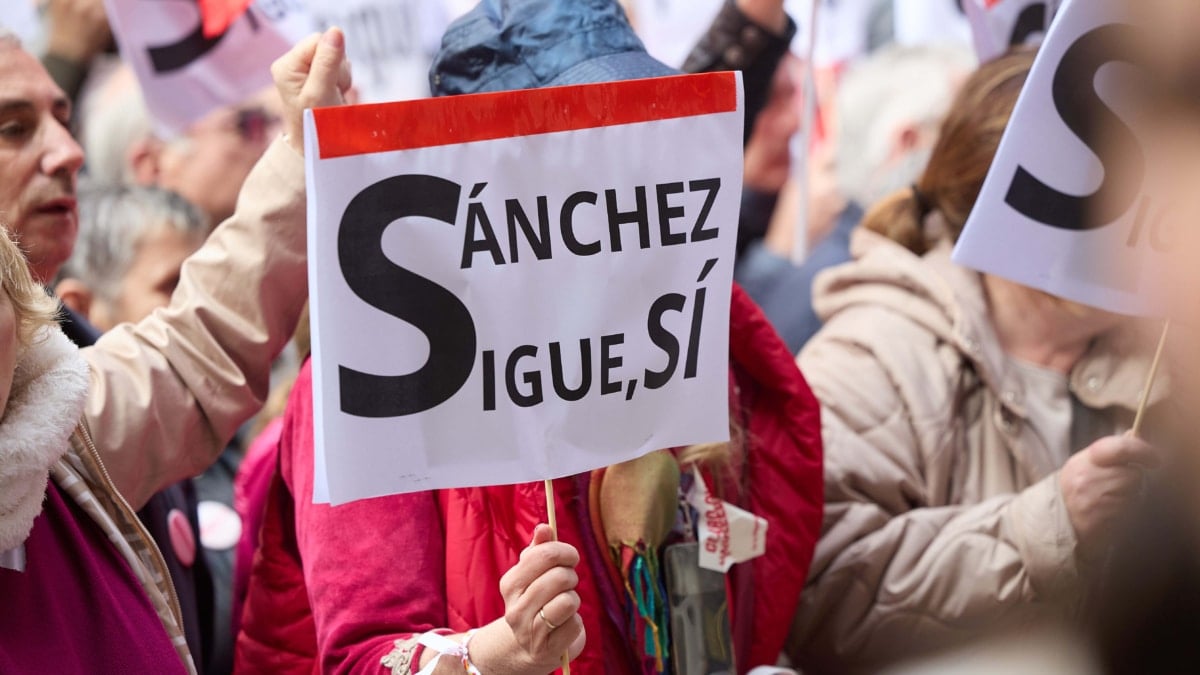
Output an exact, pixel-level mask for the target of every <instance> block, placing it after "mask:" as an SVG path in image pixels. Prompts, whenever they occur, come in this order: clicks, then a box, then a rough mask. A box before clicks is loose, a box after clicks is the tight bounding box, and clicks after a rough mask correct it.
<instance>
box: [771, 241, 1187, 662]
mask: <svg viewBox="0 0 1200 675" xmlns="http://www.w3.org/2000/svg"><path fill="white" fill-rule="evenodd" d="M950 252H951V247H950V244H949V243H947V242H943V243H942V244H940V245H938V246H937V247H935V248H934V249H933V250H932V251H931V252H929V253H928V254H926V255H925V256H923V257H918V256H916V255H914V254H912V253H911V252H909V251H908V250H907V249H905V248H903V247H902V246H900V245H898V244H896V243H894V242H892V241H890V240H888V239H886V238H884V237H881V236H880V235H877V234H874V233H871V232H868V231H863V230H861V229H860V230H859V231H857V232H855V234H854V237H853V253H854V255H855V257H856V259H857V260H856V262H853V263H849V264H847V265H844V266H840V267H837V268H833V269H832V270H830V271H828V272H826V273H825V274H823V275H822V276H821V277H819V279H818V282H817V287H816V290H815V297H816V308H817V311H818V313H819V314H820V315H821V316H822V318H823V319H824V320H825V322H826V324H825V327H824V328H823V329H822V330H821V332H819V333H818V334H817V335H816V337H814V338H813V340H812V341H811V342H810V343H809V344H808V346H807V347H806V348H805V349H804V350H803V351H802V352H801V354H800V357H799V359H798V362H799V364H800V366H801V368H802V369H803V371H804V373H805V375H806V377H807V378H808V380H809V382H810V383H811V384H812V386H813V389H814V391H815V392H816V394H817V398H818V400H820V401H821V405H822V424H823V435H824V439H825V448H826V463H825V493H826V511H825V521H824V525H823V529H822V535H821V541H820V544H819V545H818V547H817V553H816V556H815V558H814V561H813V566H812V569H811V573H810V576H809V580H808V585H807V588H806V591H805V595H804V598H803V602H802V607H801V610H800V612H799V614H798V616H797V618H796V622H795V624H794V627H793V632H792V636H791V639H790V642H789V654H790V655H791V656H792V658H793V660H794V661H796V662H797V663H799V664H800V665H801V667H802V668H804V670H805V672H813V673H822V672H837V673H850V672H858V671H873V670H875V669H878V668H879V667H880V666H882V665H884V664H887V663H890V662H893V661H895V660H898V659H901V658H903V657H906V656H909V655H911V654H914V653H919V652H921V651H924V650H929V649H938V648H943V647H948V646H952V645H954V644H956V643H957V642H959V641H961V640H965V639H968V638H970V637H973V636H976V635H977V634H978V633H979V631H981V630H987V629H988V628H995V627H996V626H997V624H998V623H1000V622H1007V621H1014V622H1021V621H1023V620H1025V619H1027V618H1047V617H1050V618H1053V617H1054V616H1062V615H1063V614H1067V613H1070V612H1072V611H1073V610H1074V608H1075V607H1076V605H1077V602H1078V598H1079V593H1080V591H1081V589H1080V583H1079V582H1080V573H1081V571H1080V569H1079V567H1078V566H1077V564H1076V558H1075V547H1076V538H1075V533H1074V530H1073V529H1072V526H1071V523H1070V520H1069V518H1068V515H1067V511H1066V508H1065V506H1064V504H1063V498H1062V494H1061V492H1060V489H1059V485H1058V478H1057V473H1056V472H1057V470H1058V469H1059V467H1061V466H1062V464H1063V463H1064V462H1065V461H1066V460H1067V459H1068V458H1069V457H1070V455H1071V454H1072V453H1073V452H1074V451H1077V450H1079V449H1082V448H1083V447H1085V445H1086V444H1087V443H1090V441H1084V445H1079V446H1078V447H1069V442H1068V441H1067V439H1066V438H1065V437H1064V436H1063V435H1062V434H1055V433H1052V431H1051V430H1049V429H1045V428H1040V427H1042V426H1044V425H1042V424H1041V423H1040V422H1039V420H1040V419H1042V418H1041V417H1040V416H1039V415H1038V414H1036V413H1038V411H1040V410H1045V409H1048V408H1049V407H1051V406H1053V405H1059V406H1061V405H1064V404H1066V403H1067V402H1066V401H1062V400H1059V401H1053V400H1048V399H1047V398H1044V397H1042V396H1043V394H1044V392H1045V389H1046V388H1045V387H1031V386H1029V382H1028V380H1026V379H1025V378H1027V377H1028V374H1026V372H1025V371H1023V370H1022V369H1021V368H1019V367H1017V366H1016V365H1015V364H1014V362H1013V361H1012V360H1011V359H1010V358H1009V357H1008V356H1007V355H1006V354H1005V353H1004V351H1003V350H1002V348H1001V345H1000V342H999V339H998V338H997V336H996V333H995V331H994V330H993V328H992V325H991V321H990V319H989V314H988V304H987V298H986V294H985V292H984V288H983V285H982V281H981V277H980V275H979V274H978V273H977V272H974V271H972V270H968V269H966V268H963V267H960V266H958V265H956V264H954V263H953V262H951V260H950ZM1133 332H1134V331H1132V330H1125V329H1117V330H1115V331H1112V332H1110V333H1108V334H1106V335H1103V336H1101V337H1099V338H1098V339H1096V340H1095V341H1094V342H1093V344H1092V347H1091V348H1090V349H1089V351H1088V352H1087V353H1086V354H1085V355H1084V356H1083V357H1082V358H1081V359H1080V360H1079V361H1078V362H1077V363H1076V365H1075V366H1074V368H1073V369H1072V371H1071V372H1070V374H1069V376H1067V377H1066V378H1065V381H1064V382H1063V383H1062V386H1063V388H1064V389H1068V390H1069V392H1070V397H1072V398H1074V399H1075V405H1076V406H1077V408H1076V415H1079V414H1085V415H1088V416H1089V417H1092V418H1094V419H1095V420H1096V423H1095V424H1094V425H1093V429H1092V430H1093V431H1095V432H1098V433H1096V437H1099V436H1102V435H1108V434H1112V433H1117V432H1119V431H1121V430H1123V429H1124V428H1127V427H1126V425H1127V424H1128V423H1129V421H1130V420H1131V419H1132V411H1133V410H1134V409H1135V407H1136V404H1137V397H1138V394H1139V392H1140V390H1141V387H1142V385H1143V380H1144V378H1145V376H1146V373H1147V372H1149V361H1150V359H1149V354H1148V353H1147V352H1146V351H1145V350H1143V349H1142V343H1141V342H1140V341H1138V340H1137V339H1136V338H1134V337H1133V336H1132V333H1133ZM1159 384H1160V385H1161V384H1164V382H1161V381H1160V383H1159ZM1063 398H1067V396H1066V394H1064V395H1063ZM1060 409H1061V408H1060ZM1092 440H1094V439H1092Z"/></svg>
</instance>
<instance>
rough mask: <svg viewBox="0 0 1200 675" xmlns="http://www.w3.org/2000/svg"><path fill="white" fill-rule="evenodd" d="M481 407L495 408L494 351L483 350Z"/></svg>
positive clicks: (486, 408) (485, 408)
mask: <svg viewBox="0 0 1200 675" xmlns="http://www.w3.org/2000/svg"><path fill="white" fill-rule="evenodd" d="M483 409H484V410H495V409H496V352H494V351H492V350H490V349H488V350H485V351H484V352H483Z"/></svg>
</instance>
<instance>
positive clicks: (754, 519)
mask: <svg viewBox="0 0 1200 675" xmlns="http://www.w3.org/2000/svg"><path fill="white" fill-rule="evenodd" d="M692 475H693V478H694V480H693V482H692V488H691V489H690V490H688V495H687V499H688V503H689V504H691V506H692V508H694V509H696V513H697V514H699V517H698V519H697V523H696V539H697V540H698V542H699V544H700V567H703V568H704V569H706V570H712V571H714V572H720V573H722V574H724V573H725V572H728V571H729V568H730V567H733V566H734V564H735V563H740V562H746V561H747V560H753V559H754V558H757V557H759V556H760V555H762V554H764V553H766V552H767V525H768V523H767V519H766V518H762V517H759V516H756V515H754V514H753V513H750V512H749V511H747V510H745V509H743V508H739V507H737V506H734V505H733V504H730V503H729V502H727V501H725V500H723V499H720V498H718V497H716V496H714V495H713V494H712V493H711V492H709V491H708V486H707V485H706V484H705V483H704V477H703V476H701V475H700V472H699V471H693V474H692Z"/></svg>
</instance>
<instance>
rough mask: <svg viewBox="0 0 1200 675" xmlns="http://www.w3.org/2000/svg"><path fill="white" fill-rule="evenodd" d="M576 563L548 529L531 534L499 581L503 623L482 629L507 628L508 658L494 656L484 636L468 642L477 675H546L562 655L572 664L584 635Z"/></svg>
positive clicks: (572, 549)
mask: <svg viewBox="0 0 1200 675" xmlns="http://www.w3.org/2000/svg"><path fill="white" fill-rule="evenodd" d="M578 564H579V552H578V551H576V550H575V547H574V546H571V545H570V544H565V543H563V542H559V541H553V532H552V531H551V530H550V526H548V525H538V526H537V528H535V529H534V531H533V543H531V544H530V545H529V548H527V549H525V550H524V551H522V552H521V558H520V560H519V561H518V562H517V564H516V565H514V566H513V568H512V569H510V570H509V571H508V572H506V573H505V574H504V576H503V577H501V579H500V594H501V595H502V596H503V597H504V618H503V620H502V622H501V621H497V622H495V623H493V624H490V625H489V626H488V627H487V629H496V628H500V629H507V631H506V632H507V633H508V636H507V637H508V641H509V645H508V651H509V654H508V655H507V656H505V655H503V654H498V653H496V646H497V642H493V641H492V640H488V639H487V638H486V637H485V636H484V635H483V631H480V634H479V635H478V636H477V637H476V638H475V640H474V641H473V642H472V643H471V646H472V650H471V653H472V656H473V657H476V656H477V657H478V660H477V661H476V663H478V664H480V665H479V667H480V669H481V671H482V672H485V673H487V672H524V673H549V672H551V671H553V670H555V669H556V668H558V667H559V665H560V664H561V662H562V657H563V654H564V653H565V654H567V655H568V657H569V658H571V659H574V658H575V657H577V656H579V654H580V652H582V651H583V645H584V643H585V641H586V636H585V633H584V629H583V619H582V618H581V617H580V616H579V594H578V593H576V592H575V586H576V585H577V584H578V583H579V576H578V575H577V574H576V573H575V567H576V566H577V565H578ZM485 630H486V629H485ZM480 638H484V640H483V641H481V640H480ZM498 642H499V643H500V644H501V645H502V644H503V642H504V640H500V641H498ZM485 644H487V645H489V646H488V647H485ZM476 645H478V646H476ZM485 663H486V664H489V667H484V664H485Z"/></svg>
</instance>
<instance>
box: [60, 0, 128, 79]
mask: <svg viewBox="0 0 1200 675" xmlns="http://www.w3.org/2000/svg"><path fill="white" fill-rule="evenodd" d="M46 19H47V31H48V33H47V35H46V51H47V52H49V53H50V54H54V55H55V56H59V57H62V58H64V59H67V60H68V61H73V62H75V63H79V64H86V63H88V62H89V61H91V60H92V58H93V57H94V56H96V55H97V54H99V53H100V52H101V51H103V50H104V49H105V48H106V47H108V45H109V44H111V43H112V31H111V30H110V29H109V27H108V16H107V15H106V14H105V13H104V0H49V2H48V3H47V4H46Z"/></svg>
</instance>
